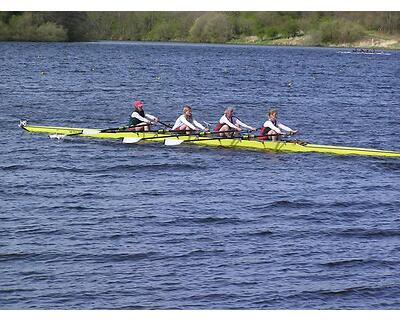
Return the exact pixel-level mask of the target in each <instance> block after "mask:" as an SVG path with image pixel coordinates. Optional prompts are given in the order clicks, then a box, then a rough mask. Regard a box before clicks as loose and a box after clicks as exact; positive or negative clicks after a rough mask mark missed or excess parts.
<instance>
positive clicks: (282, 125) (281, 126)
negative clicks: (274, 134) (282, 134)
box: [278, 122, 294, 132]
mask: <svg viewBox="0 0 400 320" xmlns="http://www.w3.org/2000/svg"><path fill="white" fill-rule="evenodd" d="M278 127H279V128H281V129H283V130H285V131H287V132H293V131H294V130H292V129H290V128H289V127H288V126H285V125H284V124H282V123H280V122H278Z"/></svg>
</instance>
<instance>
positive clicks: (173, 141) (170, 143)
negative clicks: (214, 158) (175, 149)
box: [164, 136, 243, 146]
mask: <svg viewBox="0 0 400 320" xmlns="http://www.w3.org/2000/svg"><path fill="white" fill-rule="evenodd" d="M224 139H240V140H242V139H243V137H242V136H240V137H214V138H207V139H198V140H190V139H186V140H184V139H182V140H180V139H165V142H164V144H165V145H166V146H179V145H180V144H182V143H184V142H200V141H209V140H224Z"/></svg>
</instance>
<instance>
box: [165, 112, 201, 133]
mask: <svg viewBox="0 0 400 320" xmlns="http://www.w3.org/2000/svg"><path fill="white" fill-rule="evenodd" d="M183 124H185V125H187V126H188V127H189V128H190V129H192V130H200V129H201V130H205V129H206V128H205V127H204V126H203V125H202V124H201V123H199V122H197V121H196V120H194V119H193V121H192V123H190V122H189V121H187V120H186V118H185V115H181V116H180V117H179V118H178V119H176V121H175V124H174V126H173V127H172V129H171V130H176V129H177V128H179V127H180V126H182V125H183Z"/></svg>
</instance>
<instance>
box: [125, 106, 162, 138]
mask: <svg viewBox="0 0 400 320" xmlns="http://www.w3.org/2000/svg"><path fill="white" fill-rule="evenodd" d="M133 106H134V107H135V110H133V112H132V114H131V117H130V119H129V129H128V130H132V131H149V130H150V125H151V124H152V123H157V122H158V120H159V119H158V118H157V117H155V116H152V115H151V114H148V113H145V112H144V110H143V102H142V101H140V100H136V101H135V102H134V103H133Z"/></svg>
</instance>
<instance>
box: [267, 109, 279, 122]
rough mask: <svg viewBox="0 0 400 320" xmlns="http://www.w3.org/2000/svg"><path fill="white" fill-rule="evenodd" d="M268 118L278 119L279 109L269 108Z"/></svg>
mask: <svg viewBox="0 0 400 320" xmlns="http://www.w3.org/2000/svg"><path fill="white" fill-rule="evenodd" d="M268 118H269V119H272V120H275V119H277V118H278V110H276V109H271V110H269V112H268Z"/></svg>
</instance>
